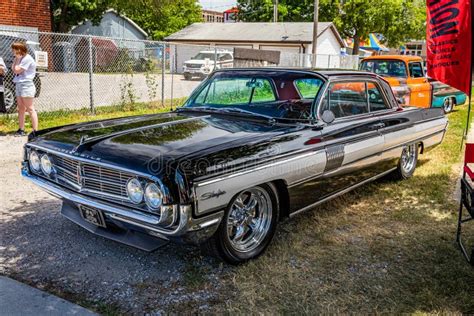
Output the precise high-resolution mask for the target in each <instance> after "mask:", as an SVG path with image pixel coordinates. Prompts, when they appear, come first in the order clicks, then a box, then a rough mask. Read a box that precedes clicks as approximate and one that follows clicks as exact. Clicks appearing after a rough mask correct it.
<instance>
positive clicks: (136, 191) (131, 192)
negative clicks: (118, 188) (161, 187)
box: [127, 178, 143, 204]
mask: <svg viewBox="0 0 474 316" xmlns="http://www.w3.org/2000/svg"><path fill="white" fill-rule="evenodd" d="M127 193H128V197H129V198H130V200H131V201H132V202H133V203H136V204H138V203H140V202H141V201H142V200H143V188H142V185H141V183H140V181H138V179H135V178H133V179H130V180H129V181H128V183H127Z"/></svg>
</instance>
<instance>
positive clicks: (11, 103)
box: [3, 86, 16, 113]
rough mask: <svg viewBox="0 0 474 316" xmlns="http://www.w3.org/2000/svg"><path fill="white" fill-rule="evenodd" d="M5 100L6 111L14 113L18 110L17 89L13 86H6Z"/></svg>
mask: <svg viewBox="0 0 474 316" xmlns="http://www.w3.org/2000/svg"><path fill="white" fill-rule="evenodd" d="M3 100H4V102H5V110H6V113H13V112H15V111H16V97H15V90H14V89H13V88H12V87H11V86H5V90H4V92H3Z"/></svg>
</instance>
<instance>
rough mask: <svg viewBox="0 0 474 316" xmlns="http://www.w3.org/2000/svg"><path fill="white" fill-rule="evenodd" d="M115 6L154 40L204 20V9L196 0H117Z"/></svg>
mask: <svg viewBox="0 0 474 316" xmlns="http://www.w3.org/2000/svg"><path fill="white" fill-rule="evenodd" d="M114 7H115V8H117V10H118V11H119V12H120V13H123V14H125V15H126V16H127V17H129V18H130V19H132V20H133V21H134V22H135V23H137V24H138V25H140V27H141V28H143V29H144V30H145V32H147V33H148V35H149V36H150V37H151V38H152V39H154V40H162V39H163V38H164V37H166V36H167V35H169V34H172V33H174V32H177V31H179V30H181V29H183V28H184V27H186V26H188V25H190V24H192V23H194V22H200V21H202V10H201V7H200V6H199V4H198V2H197V1H196V0H180V1H173V0H135V1H127V0H115V6H114Z"/></svg>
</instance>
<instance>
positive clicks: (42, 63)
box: [0, 29, 358, 115]
mask: <svg viewBox="0 0 474 316" xmlns="http://www.w3.org/2000/svg"><path fill="white" fill-rule="evenodd" d="M14 41H26V43H27V46H28V50H29V53H30V54H31V55H32V56H33V57H34V58H35V59H36V61H37V64H38V69H37V71H38V75H37V78H35V80H34V82H35V85H36V88H37V97H36V99H35V108H36V109H37V111H38V112H48V113H51V115H53V113H62V111H66V110H68V111H71V110H72V111H76V110H82V111H86V113H94V112H95V111H97V110H98V109H100V108H102V107H108V108H110V107H112V108H114V109H116V110H118V111H119V110H121V109H123V108H124V107H127V106H129V105H131V104H132V105H133V104H146V105H147V106H148V107H156V108H159V107H163V106H164V104H165V103H167V105H170V106H172V107H173V106H176V105H179V104H180V102H182V100H184V98H186V97H187V96H189V95H190V94H191V92H192V91H193V90H194V89H195V88H196V87H197V86H198V85H199V84H200V82H201V80H202V79H203V78H205V77H206V76H207V75H208V74H209V73H210V72H212V70H213V69H214V68H232V67H237V66H239V67H242V65H249V66H252V65H253V66H255V65H256V64H255V63H237V62H236V60H234V58H233V52H234V47H231V46H225V47H215V46H199V45H183V44H176V43H166V42H159V41H147V40H129V39H121V38H109V37H99V36H89V35H76V34H58V33H45V32H28V31H20V30H12V29H5V30H3V29H0V57H2V58H3V59H4V61H5V63H6V64H7V68H10V67H11V64H12V62H13V55H12V52H11V49H10V47H11V44H12V43H13V42H14ZM311 60H312V55H311V54H294V53H287V52H282V53H281V54H280V56H279V61H278V63H259V64H257V65H258V66H277V67H305V68H306V67H310V66H311ZM357 64H358V57H357V56H339V55H318V56H317V66H318V67H319V68H344V69H355V68H357ZM12 78H13V75H12V73H11V70H10V71H9V73H8V74H7V76H6V79H5V92H4V101H5V105H6V108H7V111H8V112H10V113H15V112H16V103H15V97H14V84H13V82H12ZM173 103H174V104H173Z"/></svg>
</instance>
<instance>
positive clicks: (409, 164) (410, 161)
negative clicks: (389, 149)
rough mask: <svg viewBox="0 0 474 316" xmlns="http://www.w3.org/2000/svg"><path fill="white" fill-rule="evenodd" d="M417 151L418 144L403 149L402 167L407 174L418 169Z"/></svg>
mask: <svg viewBox="0 0 474 316" xmlns="http://www.w3.org/2000/svg"><path fill="white" fill-rule="evenodd" d="M417 150H418V149H417V146H416V144H413V145H410V146H408V147H405V148H403V151H402V156H401V157H400V159H401V161H400V166H401V168H402V169H403V171H404V172H405V173H410V172H411V171H412V170H413V169H414V168H415V167H416V160H417V152H416V151H417Z"/></svg>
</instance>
